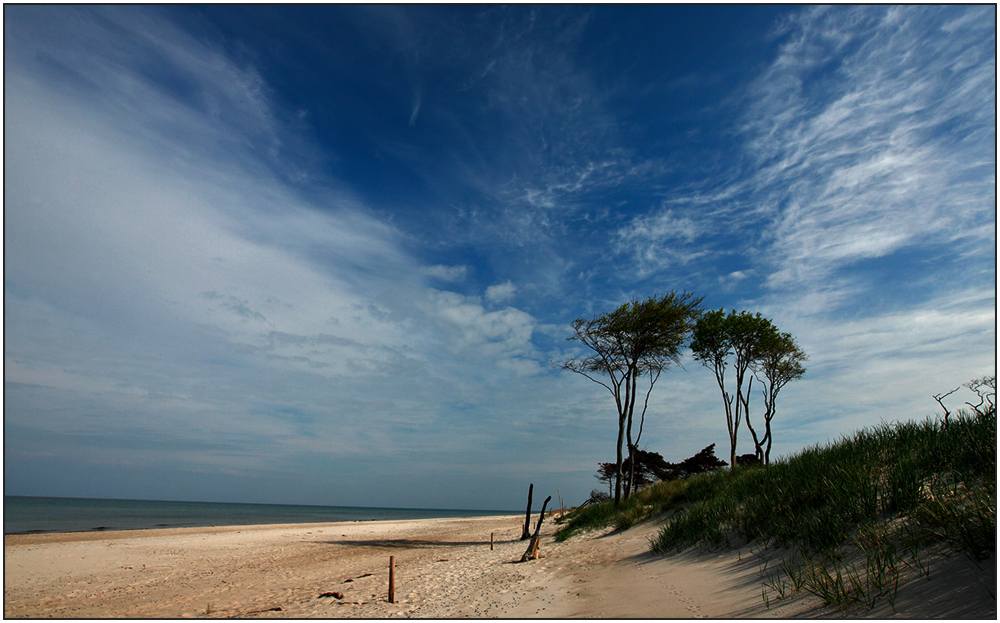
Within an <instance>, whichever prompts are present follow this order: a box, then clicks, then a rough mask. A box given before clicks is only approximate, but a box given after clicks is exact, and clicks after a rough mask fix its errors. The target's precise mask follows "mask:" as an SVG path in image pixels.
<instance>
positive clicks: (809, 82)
mask: <svg viewBox="0 0 1000 623" xmlns="http://www.w3.org/2000/svg"><path fill="white" fill-rule="evenodd" d="M969 10H970V11H971V12H973V13H976V12H981V13H982V15H981V16H980V17H981V18H982V19H972V20H966V19H962V17H963V16H962V15H955V18H954V19H949V13H951V9H949V8H943V9H942V8H939V7H855V8H851V9H849V10H837V11H830V10H826V9H822V8H815V9H811V10H809V11H806V12H804V13H802V14H800V15H797V16H796V17H795V18H794V19H792V20H790V21H789V22H788V23H787V24H786V25H785V28H784V29H783V30H782V32H781V36H782V37H784V38H785V39H786V40H787V41H786V42H785V43H783V44H782V46H781V48H780V51H779V54H778V56H777V58H776V59H775V61H774V62H773V63H772V65H771V66H770V67H769V68H768V69H767V70H766V71H765V72H764V73H763V74H762V75H761V76H760V78H759V79H758V80H757V81H756V83H755V84H754V85H753V86H752V87H751V90H750V94H749V96H750V100H749V106H748V108H747V114H746V117H745V119H746V120H745V122H744V124H743V132H744V135H745V136H746V137H747V153H748V155H749V156H750V158H751V159H752V161H753V162H754V163H755V167H756V171H755V173H754V174H753V175H752V177H751V179H752V181H753V184H754V185H755V186H756V187H757V190H756V191H755V193H754V194H755V195H756V200H757V203H758V205H759V206H760V208H759V209H760V210H762V211H764V212H766V213H769V214H771V215H772V218H773V224H772V225H771V227H770V228H769V230H768V238H769V242H770V247H771V248H772V249H773V251H774V253H773V255H772V258H773V261H772V264H771V265H772V268H771V274H770V276H769V278H768V284H769V285H770V286H771V287H793V288H795V287H802V285H804V284H816V283H818V282H821V281H822V280H823V279H825V278H827V277H829V276H830V275H831V274H833V273H835V272H836V271H837V270H838V269H839V268H841V267H843V266H845V265H847V264H850V263H852V262H856V261H859V260H863V259H866V258H878V257H884V256H887V255H890V254H892V253H894V252H896V251H898V250H900V249H903V248H906V247H909V246H913V245H941V244H945V245H946V244H951V243H954V242H957V241H959V240H962V239H965V241H966V244H969V245H971V246H976V247H980V248H983V245H989V244H990V243H991V234H990V231H989V229H990V228H989V224H990V223H991V222H993V210H994V209H995V205H996V202H995V192H994V185H995V176H994V174H993V169H994V165H995V157H994V153H993V146H994V144H995V126H994V124H993V118H992V116H991V115H992V113H991V112H990V111H991V110H993V109H994V108H995V101H996V83H995V60H994V56H995V40H994V38H993V36H992V30H990V29H989V28H984V25H986V24H988V23H989V21H990V20H989V19H986V18H990V15H989V11H988V10H987V9H986V8H985V7H979V8H970V9H969ZM983 11H985V12H983ZM962 13H964V9H963V10H962ZM945 30H947V31H948V32H947V33H945V32H943V31H945ZM984 225H986V227H984Z"/></svg>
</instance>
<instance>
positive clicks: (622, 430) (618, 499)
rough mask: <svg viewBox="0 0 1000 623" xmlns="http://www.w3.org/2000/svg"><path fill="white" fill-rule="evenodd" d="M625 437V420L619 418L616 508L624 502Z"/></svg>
mask: <svg viewBox="0 0 1000 623" xmlns="http://www.w3.org/2000/svg"><path fill="white" fill-rule="evenodd" d="M624 437H625V418H623V417H620V416H619V418H618V453H617V456H616V461H617V466H618V467H617V472H616V473H615V506H618V505H619V504H620V503H621V501H622V441H623V440H624Z"/></svg>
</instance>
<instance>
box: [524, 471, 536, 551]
mask: <svg viewBox="0 0 1000 623" xmlns="http://www.w3.org/2000/svg"><path fill="white" fill-rule="evenodd" d="M534 490H535V483H531V484H530V485H528V510H526V511H525V512H524V530H522V531H521V540H522V541H523V540H525V539H527V538H531V493H532V492H533V491H534Z"/></svg>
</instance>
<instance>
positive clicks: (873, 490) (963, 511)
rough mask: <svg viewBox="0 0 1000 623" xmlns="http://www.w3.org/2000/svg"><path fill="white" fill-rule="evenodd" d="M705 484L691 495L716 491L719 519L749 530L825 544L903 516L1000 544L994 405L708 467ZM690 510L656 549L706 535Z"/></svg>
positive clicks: (969, 541) (957, 540) (752, 534)
mask: <svg viewBox="0 0 1000 623" xmlns="http://www.w3.org/2000/svg"><path fill="white" fill-rule="evenodd" d="M692 480H693V479H692ZM692 484H694V483H692ZM699 487H710V488H711V491H710V492H705V493H699V494H698V495H697V496H694V497H696V498H697V499H705V500H710V502H709V503H710V504H711V505H712V506H713V507H714V508H715V509H716V510H714V511H713V513H715V515H716V516H717V517H718V521H719V524H720V529H723V530H728V531H731V532H732V533H733V534H735V535H738V536H740V537H742V538H745V539H747V540H758V541H766V540H773V541H774V542H775V543H776V544H778V545H781V546H790V545H793V544H797V545H799V546H800V547H802V548H804V549H806V550H808V551H813V552H816V551H823V550H826V549H829V548H831V547H835V546H837V545H839V544H841V543H843V542H845V541H847V540H848V538H849V537H850V536H851V534H852V533H853V531H854V530H856V529H857V527H858V526H860V525H863V524H875V523H879V522H885V521H891V520H893V519H895V518H898V517H900V516H906V517H908V518H910V519H912V520H915V521H917V522H918V524H919V525H921V526H923V528H924V532H925V533H926V534H927V535H928V536H929V535H938V536H940V537H941V538H946V539H947V540H948V541H949V542H951V543H953V544H954V545H956V546H958V547H960V548H961V549H963V550H964V551H967V552H969V553H978V552H975V547H976V546H974V545H973V543H979V544H984V546H986V547H989V548H992V549H995V531H996V512H995V507H996V411H995V410H992V411H989V412H987V413H984V414H982V415H979V414H976V415H972V416H970V415H968V414H965V413H962V414H960V415H959V417H958V418H957V419H956V420H953V421H952V422H951V423H950V425H949V426H947V427H945V426H942V425H941V424H940V423H939V422H931V421H926V422H923V423H916V422H907V423H901V424H897V425H896V426H892V427H890V426H889V425H886V424H883V425H881V426H878V427H876V428H874V429H872V430H863V431H860V432H858V433H857V434H855V435H854V436H853V437H851V438H845V439H843V440H841V441H840V442H838V443H835V444H832V445H830V446H828V447H825V448H820V447H814V448H809V449H807V450H805V451H803V452H802V453H801V454H799V455H798V456H796V457H793V458H791V459H788V460H787V461H782V462H779V463H776V464H774V465H771V466H767V467H755V468H750V469H744V470H738V471H736V472H732V471H726V472H719V473H715V474H711V475H709V476H708V477H707V478H706V479H704V480H702V481H701V483H700V484H699ZM991 500H992V501H991ZM945 509H947V510H945ZM991 509H992V510H991ZM664 510H667V509H664ZM686 515H687V513H686V512H684V511H682V512H679V513H678V514H677V515H675V516H674V517H673V518H672V519H670V520H669V522H668V523H667V525H666V526H665V527H664V529H663V530H662V531H661V534H660V536H659V537H658V538H657V540H656V543H655V546H654V549H656V550H657V551H660V552H665V551H668V550H670V549H674V548H683V547H686V546H688V545H692V544H694V543H695V542H697V541H698V540H700V539H701V538H708V536H707V533H706V534H705V535H704V536H701V537H699V536H697V535H698V534H699V532H698V531H697V530H692V529H691V528H690V527H687V526H684V525H682V524H684V523H685V522H691V523H692V524H693V525H698V524H700V523H701V522H702V519H701V518H700V517H693V518H691V519H688V518H687V517H686ZM674 524H677V526H676V527H672V526H673V525H674ZM945 526H947V528H946V527H945ZM987 534H992V535H993V536H992V538H991V539H987V538H986V537H987ZM682 535H686V536H682Z"/></svg>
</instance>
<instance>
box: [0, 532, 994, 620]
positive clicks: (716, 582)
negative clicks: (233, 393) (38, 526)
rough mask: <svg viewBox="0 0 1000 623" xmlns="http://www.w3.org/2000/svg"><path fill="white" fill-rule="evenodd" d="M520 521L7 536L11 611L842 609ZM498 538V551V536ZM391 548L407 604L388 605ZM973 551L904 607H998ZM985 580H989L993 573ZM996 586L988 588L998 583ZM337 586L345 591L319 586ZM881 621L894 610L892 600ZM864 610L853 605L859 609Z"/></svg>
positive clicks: (655, 613) (644, 545)
mask: <svg viewBox="0 0 1000 623" xmlns="http://www.w3.org/2000/svg"><path fill="white" fill-rule="evenodd" d="M522 521H523V518H518V517H482V518H462V519H428V520H408V521H385V522H360V523H339V524H299V525H282V526H240V527H226V528H183V529H167V530H143V531H129V532H104V533H75V534H49V535H8V536H5V537H4V570H5V573H4V616H5V617H50V616H51V617H60V618H63V617H116V618H118V617H167V618H175V617H206V616H208V617H220V618H225V617H234V616H236V617H262V618H263V617H267V618H272V617H274V618H279V617H280V618H283V617H293V618H305V617H319V618H337V617H361V618H383V617H401V616H402V617H424V618H442V617H503V618H533V617H544V618H568V617H615V618H620V617H642V618H650V617H654V618H702V617H710V618H733V617H786V618H787V617H808V616H837V615H838V613H837V612H836V611H835V610H832V609H830V608H829V607H825V606H824V605H823V604H822V601H821V600H820V599H818V598H816V597H814V596H811V595H808V594H804V595H803V594H796V595H794V596H791V597H789V598H787V599H784V600H778V601H771V603H770V607H766V606H765V604H764V602H763V600H762V598H761V569H762V566H763V564H764V559H763V558H761V556H760V555H759V553H755V552H753V551H751V550H748V549H741V550H733V551H725V552H704V553H701V554H698V553H697V552H694V551H691V552H684V553H681V554H679V555H674V556H667V557H663V556H657V555H653V554H651V553H650V552H649V542H648V539H649V537H651V536H652V535H653V534H655V531H656V526H655V524H652V523H650V524H645V525H640V526H637V527H635V528H633V529H631V530H629V531H626V532H624V533H611V532H604V533H589V534H584V535H581V536H576V537H573V538H572V539H570V540H568V541H567V542H564V543H555V542H554V541H553V540H552V538H551V534H552V532H553V531H554V529H555V525H554V523H553V522H551V521H550V520H549V519H546V522H545V523H544V524H543V528H542V534H543V535H545V538H544V539H543V542H542V547H541V553H542V558H540V559H538V560H534V561H529V562H527V563H518V562H515V561H517V560H519V559H520V557H521V554H523V553H524V550H525V548H526V547H527V542H525V541H520V540H517V539H518V537H520V534H521V522H522ZM491 532H492V533H493V534H494V548H493V549H492V550H491V549H490V544H489V543H490V533H491ZM390 555H392V556H394V558H395V561H396V565H395V576H396V595H395V596H396V600H395V603H391V604H390V603H388V601H387V599H386V596H387V588H388V562H389V556H390ZM984 568H985V569H986V571H985V572H983V571H980V572H978V573H977V572H976V570H975V569H973V568H972V565H971V564H970V563H969V562H968V560H967V559H965V557H963V556H961V555H957V556H951V557H948V558H939V559H936V560H935V561H934V562H933V563H932V578H931V580H930V581H928V580H926V579H923V580H921V581H916V580H913V581H910V582H909V583H906V584H904V585H903V586H902V588H901V590H900V593H899V598H898V599H897V604H896V605H897V613H896V615H895V616H902V617H906V618H925V617H941V616H944V617H949V618H970V617H984V618H995V613H996V601H995V600H994V599H993V598H992V597H991V596H990V591H992V592H993V594H995V592H996V590H995V589H996V566H995V559H994V560H991V561H987V562H986V563H985V564H984ZM984 583H985V584H984ZM987 588H989V590H987ZM331 593H337V594H339V595H340V596H339V597H338V596H321V595H324V594H331ZM871 615H872V616H879V617H883V616H893V613H892V611H891V610H888V606H885V607H882V608H881V609H876V610H875V611H873V612H872V613H871ZM855 616H857V615H856V614H855Z"/></svg>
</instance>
